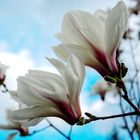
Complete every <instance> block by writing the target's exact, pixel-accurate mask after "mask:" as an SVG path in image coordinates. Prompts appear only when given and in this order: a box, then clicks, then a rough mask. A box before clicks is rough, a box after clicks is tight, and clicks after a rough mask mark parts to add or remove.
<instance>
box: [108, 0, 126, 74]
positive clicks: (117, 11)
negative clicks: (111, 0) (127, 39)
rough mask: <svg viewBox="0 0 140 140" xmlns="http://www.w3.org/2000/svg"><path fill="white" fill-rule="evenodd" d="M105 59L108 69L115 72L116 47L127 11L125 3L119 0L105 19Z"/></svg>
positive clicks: (124, 27) (122, 32) (124, 25)
mask: <svg viewBox="0 0 140 140" xmlns="http://www.w3.org/2000/svg"><path fill="white" fill-rule="evenodd" d="M106 21H107V22H106V31H105V37H106V59H107V63H108V65H109V67H110V69H111V70H112V71H113V72H117V71H118V68H117V65H116V49H117V48H118V46H119V44H120V41H121V39H122V36H123V34H124V32H125V29H126V25H127V21H128V11H127V7H126V5H125V4H124V3H123V2H122V1H120V2H119V3H118V4H117V5H116V6H115V7H114V8H113V9H112V10H111V11H110V12H109V15H108V17H107V20H106Z"/></svg>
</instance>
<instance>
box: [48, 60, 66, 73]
mask: <svg viewBox="0 0 140 140" xmlns="http://www.w3.org/2000/svg"><path fill="white" fill-rule="evenodd" d="M47 60H48V61H49V62H50V63H51V64H53V65H54V66H55V68H56V69H57V70H58V72H59V73H60V74H61V75H63V74H64V69H65V65H64V63H62V62H61V61H59V60H57V59H54V58H47Z"/></svg>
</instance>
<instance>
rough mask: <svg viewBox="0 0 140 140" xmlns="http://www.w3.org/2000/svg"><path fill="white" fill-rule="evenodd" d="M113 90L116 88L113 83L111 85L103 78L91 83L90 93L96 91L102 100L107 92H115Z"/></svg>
mask: <svg viewBox="0 0 140 140" xmlns="http://www.w3.org/2000/svg"><path fill="white" fill-rule="evenodd" d="M115 90H116V87H115V85H112V84H111V83H109V82H107V81H105V80H99V81H97V82H96V83H95V84H94V85H93V87H92V91H93V93H92V94H96V93H98V94H99V95H100V96H101V99H102V100H104V99H105V95H106V93H107V92H109V91H114V92H115V93H116V91H115Z"/></svg>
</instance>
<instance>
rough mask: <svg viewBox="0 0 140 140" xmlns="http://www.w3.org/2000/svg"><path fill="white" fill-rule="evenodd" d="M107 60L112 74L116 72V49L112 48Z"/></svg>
mask: <svg viewBox="0 0 140 140" xmlns="http://www.w3.org/2000/svg"><path fill="white" fill-rule="evenodd" d="M107 60H108V61H107V62H108V65H109V68H110V70H111V72H112V73H113V74H117V73H118V66H117V60H116V50H113V52H111V55H110V56H107Z"/></svg>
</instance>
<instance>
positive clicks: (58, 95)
mask: <svg viewBox="0 0 140 140" xmlns="http://www.w3.org/2000/svg"><path fill="white" fill-rule="evenodd" d="M27 77H28V78H27ZM27 77H26V78H25V77H24V79H25V80H24V82H26V83H27V81H28V85H29V86H31V87H32V89H34V90H35V91H36V92H38V95H40V96H42V97H43V98H46V99H57V100H61V101H65V100H66V98H67V95H66V89H65V84H64V81H63V79H62V78H61V81H59V80H57V79H56V78H53V77H54V76H53V77H46V78H45V77H41V76H40V77H38V76H37V75H34V76H33V75H32V76H31V75H30V74H29V75H28V76H27ZM22 79H23V78H22Z"/></svg>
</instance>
